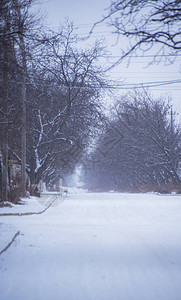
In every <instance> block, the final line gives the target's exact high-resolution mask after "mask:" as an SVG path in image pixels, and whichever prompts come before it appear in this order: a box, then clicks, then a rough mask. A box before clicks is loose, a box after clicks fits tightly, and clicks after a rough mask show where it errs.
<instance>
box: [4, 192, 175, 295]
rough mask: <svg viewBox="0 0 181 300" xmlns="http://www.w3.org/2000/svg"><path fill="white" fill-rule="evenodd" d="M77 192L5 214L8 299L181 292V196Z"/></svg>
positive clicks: (30, 203) (33, 200) (29, 203)
mask: <svg viewBox="0 0 181 300" xmlns="http://www.w3.org/2000/svg"><path fill="white" fill-rule="evenodd" d="M73 192H74V191H73V190H72V194H69V195H68V197H67V198H66V199H65V200H64V201H62V199H61V198H57V200H56V201H55V203H54V205H53V206H52V207H50V208H49V209H48V210H47V211H46V212H45V213H44V214H41V215H32V216H21V217H19V216H6V217H5V216H3V217H0V251H1V250H2V249H3V248H4V247H5V246H6V245H7V244H8V243H9V241H10V240H11V239H12V237H13V235H14V234H15V233H16V232H17V231H18V230H20V235H19V236H18V237H17V238H16V240H15V242H14V243H13V244H12V245H11V247H10V248H9V249H8V250H7V251H6V252H4V253H3V254H2V255H0V299H1V300H14V299H17V300H25V299H26V300H30V299H31V300H39V299H44V300H49V299H53V300H85V299H86V300H110V299H113V300H141V299H145V300H157V299H159V300H180V299H181V284H180V278H181V217H180V216H181V197H180V196H176V195H172V196H166V195H164V196H160V195H155V194H117V193H95V194H93V193H84V192H81V193H77V192H76V193H73ZM55 197H56V195H52V196H51V195H50V194H47V195H44V196H43V197H42V198H41V201H40V200H39V201H36V200H37V199H36V198H31V199H26V200H25V202H26V205H24V206H22V205H21V206H16V207H13V208H1V209H0V213H2V212H9V211H10V212H13V211H16V212H17V210H18V211H20V212H25V211H27V212H29V211H39V210H43V209H44V208H45V205H47V203H49V202H50V200H51V199H54V198H55Z"/></svg>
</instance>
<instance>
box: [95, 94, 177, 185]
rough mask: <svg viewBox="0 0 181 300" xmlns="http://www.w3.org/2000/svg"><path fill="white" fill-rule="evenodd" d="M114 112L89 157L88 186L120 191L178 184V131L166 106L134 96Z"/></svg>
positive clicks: (163, 103)
mask: <svg viewBox="0 0 181 300" xmlns="http://www.w3.org/2000/svg"><path fill="white" fill-rule="evenodd" d="M115 112H116V114H115V118H114V120H113V121H111V122H110V125H109V126H108V128H107V131H106V133H105V134H104V135H103V137H102V139H100V143H99V145H98V147H97V148H96V151H95V152H93V154H92V159H93V160H94V162H95V164H94V168H93V170H92V172H91V173H92V175H90V181H91V176H92V179H93V180H94V182H93V183H92V184H93V185H97V186H99V185H100V186H101V187H102V188H106V187H109V188H112V189H113V188H114V189H120V190H139V189H141V188H146V187H147V188H150V189H154V188H156V187H159V186H163V185H165V184H168V183H172V184H173V185H179V184H180V178H179V176H178V165H179V161H180V155H181V145H180V138H181V130H180V128H179V127H178V126H177V125H176V123H175V121H174V118H173V113H172V110H171V107H170V106H169V104H168V103H165V102H164V101H163V100H156V101H154V100H153V99H152V98H151V97H150V95H148V94H147V93H144V94H143V93H136V94H135V95H132V96H131V99H129V97H128V98H127V99H126V98H125V99H124V101H123V99H122V102H121V103H119V105H118V106H117V108H116V110H115ZM91 173H90V174H91Z"/></svg>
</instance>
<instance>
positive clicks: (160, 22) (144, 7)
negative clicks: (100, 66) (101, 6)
mask: <svg viewBox="0 0 181 300" xmlns="http://www.w3.org/2000/svg"><path fill="white" fill-rule="evenodd" d="M104 21H107V22H108V24H109V25H110V26H111V27H112V28H113V33H115V34H117V35H118V38H119V36H121V35H122V36H125V37H126V38H127V39H128V43H127V45H128V47H127V49H126V50H124V51H123V50H122V57H121V59H122V58H124V57H125V56H127V55H132V54H137V52H136V51H137V50H139V53H140V51H141V53H142V54H144V53H145V52H146V51H148V50H150V49H151V48H152V47H153V46H154V45H158V47H156V48H155V52H154V53H155V58H157V61H158V60H161V59H162V58H164V59H167V60H170V61H171V62H172V61H173V60H174V58H175V57H176V56H177V54H179V53H180V51H181V39H180V34H181V32H180V31H181V27H180V21H181V1H180V0H166V1H154V0H151V1H147V0H142V1H135V0H123V1H119V0H116V1H113V0H112V1H111V5H110V6H109V7H108V8H107V14H105V16H104V17H103V19H102V20H101V21H99V22H97V23H96V24H95V25H94V26H96V25H97V24H99V23H100V22H104ZM93 28H94V27H93ZM92 30H93V29H92ZM121 59H120V60H119V61H118V63H119V62H120V61H121Z"/></svg>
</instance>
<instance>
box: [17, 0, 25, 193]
mask: <svg viewBox="0 0 181 300" xmlns="http://www.w3.org/2000/svg"><path fill="white" fill-rule="evenodd" d="M15 3H16V9H17V12H18V22H19V26H20V27H21V24H22V15H21V6H20V5H21V4H20V3H19V1H18V0H15ZM22 30H23V28H22ZM18 35H19V41H20V51H21V59H22V93H21V125H22V129H21V191H22V196H23V197H25V196H26V71H27V66H26V47H25V42H24V37H23V32H19V34H18Z"/></svg>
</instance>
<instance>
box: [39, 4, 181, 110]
mask: <svg viewBox="0 0 181 300" xmlns="http://www.w3.org/2000/svg"><path fill="white" fill-rule="evenodd" d="M41 2H42V4H41V6H40V8H41V9H43V10H46V12H47V18H46V22H47V24H48V25H49V26H50V27H51V28H52V27H54V28H57V27H58V25H59V23H63V22H64V21H65V18H66V17H68V18H69V20H70V21H74V24H75V25H76V26H77V27H78V30H77V33H79V34H80V35H81V36H84V35H85V36H86V35H87V34H88V32H89V30H90V28H91V24H93V23H94V22H96V21H98V20H100V19H101V17H102V15H103V14H105V9H106V8H107V7H108V6H109V3H110V1H109V0H77V1H76V0H67V1H66V0H42V1H41ZM102 37H104V38H105V39H106V43H107V44H108V46H109V51H110V52H111V53H112V55H113V56H119V55H120V48H121V47H122V46H123V47H124V45H125V41H124V40H123V39H119V41H118V43H117V44H116V45H114V46H113V44H115V42H116V36H114V35H113V34H112V33H111V29H110V28H109V27H108V26H107V25H103V24H102V25H99V26H98V27H97V28H96V30H95V31H94V34H93V36H92V40H95V38H102ZM88 43H89V44H90V41H88ZM116 59H117V58H116V57H114V58H113V60H112V61H115V60H116ZM149 62H150V58H148V57H145V58H135V59H132V60H131V63H130V65H129V66H127V62H126V61H125V62H123V63H121V64H120V65H119V66H118V67H116V68H115V69H113V70H112V71H111V72H110V79H111V80H112V79H119V80H124V82H125V83H131V84H138V83H142V82H155V81H170V80H177V79H180V78H181V74H180V63H181V57H178V58H177V60H176V62H175V63H174V64H172V65H168V66H165V65H164V64H163V63H160V64H158V65H153V66H149V67H148V63H149ZM126 91H127V90H121V93H123V94H125V93H126ZM150 91H151V92H152V93H153V95H155V96H160V95H166V96H168V95H170V96H171V97H172V101H173V106H174V109H176V110H177V111H179V113H180V115H181V97H180V92H181V83H177V84H173V85H164V86H161V87H152V88H150Z"/></svg>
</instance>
